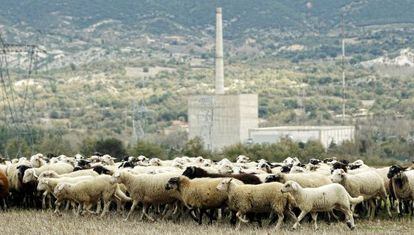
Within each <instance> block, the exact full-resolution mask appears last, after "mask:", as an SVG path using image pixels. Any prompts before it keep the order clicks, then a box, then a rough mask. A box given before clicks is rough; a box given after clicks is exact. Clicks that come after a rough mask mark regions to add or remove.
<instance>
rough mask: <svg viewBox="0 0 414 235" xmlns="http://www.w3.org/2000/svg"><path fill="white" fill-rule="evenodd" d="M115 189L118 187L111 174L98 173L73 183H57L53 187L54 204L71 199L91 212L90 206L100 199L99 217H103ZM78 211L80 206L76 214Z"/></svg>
mask: <svg viewBox="0 0 414 235" xmlns="http://www.w3.org/2000/svg"><path fill="white" fill-rule="evenodd" d="M117 189H119V187H118V186H117V184H116V183H114V182H113V181H112V180H111V176H108V175H99V176H96V177H93V178H92V179H90V180H84V181H81V182H78V183H75V184H70V183H59V184H58V185H57V186H56V188H55V189H54V194H55V196H56V198H57V201H56V205H58V203H60V202H61V201H63V200H71V201H75V202H77V203H79V204H82V205H83V209H84V210H86V212H91V211H90V209H91V208H92V206H93V205H94V204H96V203H97V202H98V201H99V200H100V199H102V200H103V202H104V209H103V211H102V214H101V217H103V216H104V215H105V214H106V213H107V212H108V210H109V205H110V203H111V199H112V198H113V197H114V194H115V192H116V190H117ZM79 212H80V207H79V209H78V212H77V214H79ZM91 213H93V212H91Z"/></svg>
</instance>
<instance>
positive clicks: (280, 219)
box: [275, 213, 285, 230]
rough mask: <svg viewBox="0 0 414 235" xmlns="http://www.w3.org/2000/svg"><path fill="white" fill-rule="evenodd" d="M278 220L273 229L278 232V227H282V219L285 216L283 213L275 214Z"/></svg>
mask: <svg viewBox="0 0 414 235" xmlns="http://www.w3.org/2000/svg"><path fill="white" fill-rule="evenodd" d="M277 216H278V219H277V224H276V227H275V229H276V230H279V229H280V226H282V223H283V219H284V218H285V215H284V214H283V213H277Z"/></svg>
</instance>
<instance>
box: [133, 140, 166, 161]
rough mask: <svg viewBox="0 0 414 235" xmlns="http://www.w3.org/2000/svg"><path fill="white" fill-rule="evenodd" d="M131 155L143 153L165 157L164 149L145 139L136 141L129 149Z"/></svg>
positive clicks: (149, 155)
mask: <svg viewBox="0 0 414 235" xmlns="http://www.w3.org/2000/svg"><path fill="white" fill-rule="evenodd" d="M129 153H130V154H131V155H132V156H139V155H143V156H146V157H157V158H165V156H166V153H165V151H164V149H163V148H162V147H161V146H160V145H158V144H154V143H151V142H146V141H138V143H137V144H136V145H135V146H134V147H133V148H132V149H131V150H130V151H129Z"/></svg>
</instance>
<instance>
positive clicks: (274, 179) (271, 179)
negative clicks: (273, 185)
mask: <svg viewBox="0 0 414 235" xmlns="http://www.w3.org/2000/svg"><path fill="white" fill-rule="evenodd" d="M283 179H284V178H283V175H282V174H281V173H277V174H274V175H269V176H267V177H266V179H265V183H270V182H280V183H284V182H282V181H284V180H283Z"/></svg>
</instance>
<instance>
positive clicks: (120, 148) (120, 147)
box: [94, 138, 127, 159]
mask: <svg viewBox="0 0 414 235" xmlns="http://www.w3.org/2000/svg"><path fill="white" fill-rule="evenodd" d="M94 149H95V151H97V152H100V153H102V154H109V155H110V156H111V157H115V158H118V159H122V158H123V157H125V156H126V155H127V151H126V149H125V147H124V144H123V143H122V141H120V140H119V139H116V138H109V139H101V140H98V141H97V142H96V143H95V148H94Z"/></svg>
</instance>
